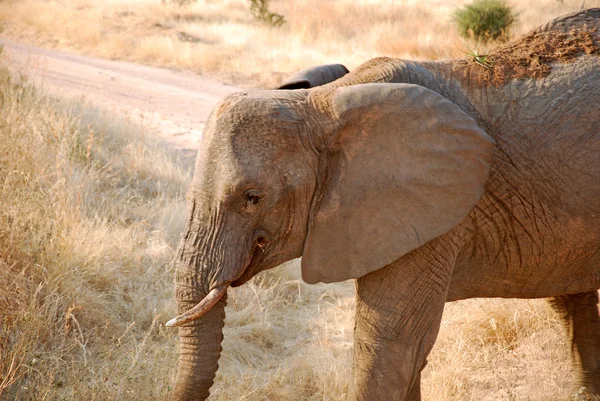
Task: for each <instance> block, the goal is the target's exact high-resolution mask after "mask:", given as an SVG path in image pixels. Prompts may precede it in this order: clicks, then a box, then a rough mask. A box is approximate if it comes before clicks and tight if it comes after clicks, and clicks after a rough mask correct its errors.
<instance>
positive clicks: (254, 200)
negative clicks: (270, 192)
mask: <svg viewBox="0 0 600 401" xmlns="http://www.w3.org/2000/svg"><path fill="white" fill-rule="evenodd" d="M244 199H245V201H246V207H247V208H248V207H253V206H256V205H258V204H259V203H260V201H261V200H262V195H261V194H260V193H258V192H256V191H253V190H250V191H246V193H245V194H244Z"/></svg>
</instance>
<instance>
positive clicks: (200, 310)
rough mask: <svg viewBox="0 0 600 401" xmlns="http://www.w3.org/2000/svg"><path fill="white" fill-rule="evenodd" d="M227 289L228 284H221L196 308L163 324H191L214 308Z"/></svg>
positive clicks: (172, 325) (168, 325)
mask: <svg viewBox="0 0 600 401" xmlns="http://www.w3.org/2000/svg"><path fill="white" fill-rule="evenodd" d="M228 287H229V283H225V284H221V285H220V286H218V287H215V288H213V289H212V290H210V292H209V293H208V295H207V296H206V297H204V299H203V300H202V301H200V302H198V304H197V305H196V306H194V307H193V308H192V309H190V310H189V311H187V312H185V313H184V314H181V315H179V316H177V317H175V318H173V319H171V320H169V321H168V322H167V323H166V324H165V326H167V327H177V326H181V325H182V324H185V323H188V322H191V321H193V320H196V319H198V318H200V317H201V316H202V315H204V314H205V313H206V312H208V311H209V310H210V309H211V308H212V307H213V306H215V304H216V303H217V302H219V299H221V298H222V297H223V295H225V293H226V292H227V288H228Z"/></svg>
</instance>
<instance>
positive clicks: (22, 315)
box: [0, 68, 190, 400]
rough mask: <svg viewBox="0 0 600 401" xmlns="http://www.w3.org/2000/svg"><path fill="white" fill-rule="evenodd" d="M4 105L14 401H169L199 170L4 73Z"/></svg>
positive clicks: (1, 269)
mask: <svg viewBox="0 0 600 401" xmlns="http://www.w3.org/2000/svg"><path fill="white" fill-rule="evenodd" d="M0 104H1V105H2V107H0V311H2V313H1V317H0V319H1V320H0V398H2V399H7V400H8V399H27V400H44V399H133V398H135V396H134V397H132V394H135V395H136V396H137V395H139V397H140V399H152V398H155V397H158V398H161V397H162V395H164V394H166V393H167V392H168V390H169V385H170V380H171V377H170V376H171V374H172V371H173V368H174V362H175V359H174V354H175V339H174V338H173V335H172V333H171V332H170V331H165V330H164V329H163V328H162V327H160V326H159V325H158V322H162V321H163V320H164V319H166V318H167V317H168V316H170V315H172V314H173V312H174V307H173V303H172V301H171V298H172V272H171V270H170V268H169V261H170V259H171V255H172V248H173V246H174V244H175V242H177V239H178V231H179V229H180V226H181V218H182V215H183V212H182V211H183V210H184V204H185V202H184V199H183V198H184V193H185V191H186V189H187V185H188V183H189V181H190V173H189V171H190V166H189V165H187V164H182V163H179V162H178V161H177V160H176V158H175V155H173V154H169V153H168V152H165V151H164V150H162V149H161V146H160V145H159V144H157V143H154V142H153V141H151V140H150V139H149V138H147V137H145V136H143V135H142V133H141V132H140V129H139V128H138V127H136V126H135V125H134V124H132V123H131V122H128V121H127V120H124V119H118V118H114V117H112V116H109V115H105V114H104V113H103V112H102V111H100V110H97V109H94V108H92V107H91V106H89V105H85V104H81V103H79V104H73V103H66V102H59V101H56V100H53V99H51V98H48V97H45V96H43V95H41V94H39V93H38V92H37V91H36V90H35V89H34V88H32V87H30V86H29V85H28V84H27V83H25V82H20V81H15V80H14V79H13V80H11V78H10V77H9V75H8V73H7V71H6V70H5V69H4V68H2V69H1V70H0ZM153 166H158V167H159V168H158V169H156V168H154V167H153ZM148 360H152V361H153V363H151V364H148V363H147V361H148Z"/></svg>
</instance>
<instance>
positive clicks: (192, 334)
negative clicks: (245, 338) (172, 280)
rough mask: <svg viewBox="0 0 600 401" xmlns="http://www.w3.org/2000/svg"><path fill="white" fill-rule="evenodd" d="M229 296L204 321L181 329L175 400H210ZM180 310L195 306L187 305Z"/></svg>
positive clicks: (194, 322)
mask: <svg viewBox="0 0 600 401" xmlns="http://www.w3.org/2000/svg"><path fill="white" fill-rule="evenodd" d="M226 298H227V295H225V296H223V297H222V298H221V299H220V300H219V302H218V303H217V304H216V305H215V306H214V307H213V308H212V309H210V310H209V311H208V312H207V313H206V314H205V315H204V316H203V317H202V318H201V319H198V320H195V321H193V322H191V323H188V324H187V325H186V326H184V327H180V328H179V369H178V372H177V384H176V387H175V397H174V399H175V400H177V401H192V400H194V401H197V400H205V399H206V398H208V395H209V390H210V387H211V386H212V384H213V381H214V378H215V373H216V372H217V369H218V367H219V363H218V362H219V356H220V354H221V341H222V340H223V323H224V320H225V304H226ZM181 304H182V303H181V302H180V307H179V308H180V310H187V309H189V308H191V307H192V306H194V304H193V303H186V305H184V306H183V307H182V305H181Z"/></svg>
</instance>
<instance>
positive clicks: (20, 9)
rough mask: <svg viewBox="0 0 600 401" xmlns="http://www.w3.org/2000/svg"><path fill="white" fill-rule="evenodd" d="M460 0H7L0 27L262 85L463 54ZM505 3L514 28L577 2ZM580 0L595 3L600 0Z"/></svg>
mask: <svg viewBox="0 0 600 401" xmlns="http://www.w3.org/2000/svg"><path fill="white" fill-rule="evenodd" d="M468 2H469V1H467V0H458V1H450V0H427V1H414V0H404V1H399V0H370V1H367V0H363V1H354V0H328V1H319V2H316V1H312V0H289V1H272V2H271V7H272V9H273V10H274V11H276V12H278V13H280V14H282V15H284V16H285V18H286V20H287V23H286V24H284V25H283V26H281V27H279V28H273V27H269V26H266V25H264V24H261V23H260V22H257V21H255V20H254V19H253V18H252V16H251V14H250V12H249V2H248V1H246V0H223V1H215V0H198V1H196V2H191V3H190V4H189V5H188V6H185V7H178V6H176V5H174V4H173V2H167V3H166V4H165V3H164V2H161V1H160V0H124V1H115V0H105V1H93V0H74V1H73V0H5V1H3V2H0V20H2V21H3V23H2V27H3V29H4V32H3V35H6V36H9V37H11V38H15V39H18V40H23V41H30V42H33V43H36V44H38V45H41V46H46V47H53V48H57V49H63V50H69V51H75V52H81V53H85V54H90V55H95V56H100V57H105V58H110V59H121V60H130V61H134V62H140V63H145V64H151V65H159V66H165V67H172V68H178V69H185V70H191V71H196V72H198V73H202V74H208V75H210V76H213V77H216V78H219V79H222V80H226V81H228V82H230V83H234V84H238V85H245V86H263V87H270V86H274V85H275V84H276V83H279V82H280V81H281V80H282V79H283V77H284V76H286V75H287V74H289V73H290V72H293V71H296V70H298V69H301V68H305V67H309V66H312V65H316V64H324V63H344V64H346V65H347V66H348V67H349V68H351V69H352V68H354V67H356V66H357V65H359V64H361V63H363V62H364V61H366V60H368V59H370V58H372V57H376V56H381V55H386V56H392V57H401V58H409V59H439V58H450V57H461V56H463V55H464V52H465V51H467V49H466V46H465V45H464V44H463V43H462V41H461V40H460V39H459V38H458V34H457V30H456V27H455V26H454V24H453V22H452V13H453V11H454V10H455V9H456V7H458V6H461V5H464V4H466V3H468ZM508 3H509V4H510V5H512V6H513V7H514V9H515V10H516V12H518V13H519V18H518V21H517V24H516V26H515V29H514V30H513V34H514V35H519V34H521V33H523V32H526V31H528V30H530V29H532V28H534V27H535V26H538V25H540V24H543V23H545V22H547V21H549V20H550V19H552V18H554V17H556V16H559V15H562V14H566V13H569V12H572V11H575V10H578V9H579V8H581V6H582V2H581V0H560V1H558V0H540V1H535V2H532V1H526V0H510V1H508ZM585 6H586V7H599V6H600V0H587V1H586V2H585ZM489 46H493V44H490V45H488V47H489ZM469 47H471V48H476V49H477V50H478V51H479V53H483V52H485V50H486V46H483V45H478V44H474V43H469Z"/></svg>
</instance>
